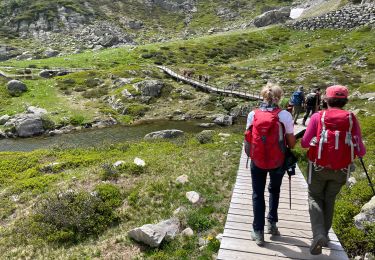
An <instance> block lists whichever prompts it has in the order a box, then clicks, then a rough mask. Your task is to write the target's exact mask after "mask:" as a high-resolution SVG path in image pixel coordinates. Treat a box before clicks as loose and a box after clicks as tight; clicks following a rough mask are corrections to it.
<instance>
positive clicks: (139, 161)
mask: <svg viewBox="0 0 375 260" xmlns="http://www.w3.org/2000/svg"><path fill="white" fill-rule="evenodd" d="M133 162H134V163H135V164H136V165H138V166H141V167H145V166H146V163H145V161H143V160H142V159H141V158H138V157H135V159H134V161H133Z"/></svg>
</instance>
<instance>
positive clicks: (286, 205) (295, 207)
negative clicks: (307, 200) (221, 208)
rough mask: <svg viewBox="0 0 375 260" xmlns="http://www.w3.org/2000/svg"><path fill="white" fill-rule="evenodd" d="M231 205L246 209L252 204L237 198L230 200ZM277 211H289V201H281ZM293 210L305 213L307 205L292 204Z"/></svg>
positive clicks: (249, 201)
mask: <svg viewBox="0 0 375 260" xmlns="http://www.w3.org/2000/svg"><path fill="white" fill-rule="evenodd" d="M230 203H231V205H232V204H242V205H247V206H248V207H252V205H253V203H252V201H251V200H248V199H238V198H232V200H231V202H230ZM278 208H279V209H289V201H288V202H284V201H281V202H280V203H279V207H278ZM293 210H304V211H306V212H308V210H309V208H308V206H307V205H298V204H293Z"/></svg>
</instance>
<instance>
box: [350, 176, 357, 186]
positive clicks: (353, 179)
mask: <svg viewBox="0 0 375 260" xmlns="http://www.w3.org/2000/svg"><path fill="white" fill-rule="evenodd" d="M356 183H357V180H356V179H355V178H354V177H353V176H352V177H350V178H349V179H348V185H349V187H353V185H354V184H356Z"/></svg>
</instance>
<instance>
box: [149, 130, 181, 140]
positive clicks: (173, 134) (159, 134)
mask: <svg viewBox="0 0 375 260" xmlns="http://www.w3.org/2000/svg"><path fill="white" fill-rule="evenodd" d="M183 135H184V132H183V131H181V130H177V129H168V130H161V131H156V132H152V133H148V134H147V135H145V137H144V138H145V139H170V138H177V137H180V136H183Z"/></svg>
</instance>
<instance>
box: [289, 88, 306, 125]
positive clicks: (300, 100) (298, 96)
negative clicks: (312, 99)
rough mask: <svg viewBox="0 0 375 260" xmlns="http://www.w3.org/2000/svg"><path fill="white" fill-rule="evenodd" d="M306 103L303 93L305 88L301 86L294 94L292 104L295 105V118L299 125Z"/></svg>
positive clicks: (291, 99)
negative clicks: (298, 120) (299, 118)
mask: <svg viewBox="0 0 375 260" xmlns="http://www.w3.org/2000/svg"><path fill="white" fill-rule="evenodd" d="M304 102H305V94H304V92H303V86H299V87H298V89H297V90H296V91H294V92H293V94H292V96H291V98H290V103H291V104H293V118H294V123H295V124H297V119H298V117H299V114H300V113H301V111H302V105H303V104H304Z"/></svg>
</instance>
